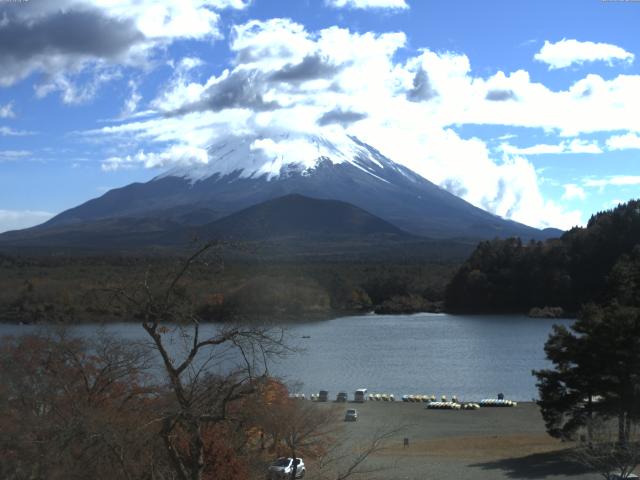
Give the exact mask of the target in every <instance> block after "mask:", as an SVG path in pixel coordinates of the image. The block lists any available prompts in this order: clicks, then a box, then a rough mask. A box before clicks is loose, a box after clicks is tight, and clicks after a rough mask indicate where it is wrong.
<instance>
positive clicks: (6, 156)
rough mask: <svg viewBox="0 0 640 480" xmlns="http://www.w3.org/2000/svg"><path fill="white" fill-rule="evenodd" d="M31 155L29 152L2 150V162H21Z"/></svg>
mask: <svg viewBox="0 0 640 480" xmlns="http://www.w3.org/2000/svg"><path fill="white" fill-rule="evenodd" d="M30 155H31V152H29V151H28V150H0V162H7V161H12V160H19V159H21V158H25V157H28V156H30Z"/></svg>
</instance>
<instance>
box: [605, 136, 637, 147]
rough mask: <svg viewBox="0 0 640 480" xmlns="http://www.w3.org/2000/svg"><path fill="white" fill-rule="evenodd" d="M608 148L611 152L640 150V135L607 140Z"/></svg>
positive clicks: (615, 137) (614, 137)
mask: <svg viewBox="0 0 640 480" xmlns="http://www.w3.org/2000/svg"><path fill="white" fill-rule="evenodd" d="M607 148H608V149H609V150H629V149H640V135H638V134H636V133H626V134H624V135H614V136H613V137H610V138H608V139H607Z"/></svg>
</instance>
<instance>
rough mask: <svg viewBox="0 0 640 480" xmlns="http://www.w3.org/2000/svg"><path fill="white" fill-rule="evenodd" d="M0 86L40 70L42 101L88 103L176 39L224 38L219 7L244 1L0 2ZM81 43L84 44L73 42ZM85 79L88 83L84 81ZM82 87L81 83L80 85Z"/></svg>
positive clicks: (236, 6) (144, 65) (237, 6)
mask: <svg viewBox="0 0 640 480" xmlns="http://www.w3.org/2000/svg"><path fill="white" fill-rule="evenodd" d="M0 3H2V7H1V10H2V11H1V12H0V13H1V17H0V18H2V22H1V23H0V65H2V69H1V70H0V86H10V85H13V84H15V83H16V82H18V81H20V80H22V79H24V78H26V77H28V76H30V75H31V74H33V73H36V72H39V73H43V74H44V76H43V78H44V79H45V80H44V83H43V84H42V85H39V86H38V89H37V93H38V94H39V95H40V96H43V95H46V94H48V93H51V92H53V91H61V92H62V93H63V100H64V101H65V102H67V103H79V102H81V101H85V100H86V99H87V98H91V97H92V96H93V95H94V94H95V91H96V89H97V87H99V86H100V84H101V83H104V81H107V80H109V78H108V77H107V76H108V75H111V76H110V78H114V76H113V73H109V72H110V71H113V70H117V69H118V68H119V67H134V68H148V67H149V66H150V65H151V63H152V61H153V56H154V54H155V53H156V52H158V51H160V50H161V49H164V48H166V47H167V46H168V45H170V44H171V43H173V42H174V41H176V40H184V39H190V40H215V39H219V38H221V37H222V32H221V31H220V14H219V13H218V12H219V11H220V10H223V9H226V8H234V9H242V8H246V7H247V5H248V4H249V3H250V2H248V1H242V0H165V1H163V2H158V1H156V0H56V2H49V1H39V0H32V1H29V2H0ZM77 38H84V39H85V41H83V43H82V45H79V44H78V42H77V41H76V39H77ZM87 79H88V80H87ZM85 84H86V85H85Z"/></svg>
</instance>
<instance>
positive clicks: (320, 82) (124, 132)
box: [89, 19, 640, 227]
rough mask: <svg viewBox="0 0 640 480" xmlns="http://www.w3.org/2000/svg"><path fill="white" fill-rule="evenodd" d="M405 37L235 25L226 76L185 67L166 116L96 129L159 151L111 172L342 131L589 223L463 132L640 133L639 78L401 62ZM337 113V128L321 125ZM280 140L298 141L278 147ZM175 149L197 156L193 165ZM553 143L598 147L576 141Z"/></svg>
mask: <svg viewBox="0 0 640 480" xmlns="http://www.w3.org/2000/svg"><path fill="white" fill-rule="evenodd" d="M406 41H407V39H406V36H405V35H404V34H403V33H402V32H389V33H384V34H378V33H372V32H367V33H354V32H351V31H349V30H347V29H343V28H338V27H331V28H327V29H324V30H320V31H318V32H309V31H307V30H306V29H305V27H304V26H302V25H300V24H297V23H294V22H292V21H291V20H287V19H271V20H267V21H264V22H263V21H257V20H253V21H250V22H247V23H246V24H244V25H238V26H236V27H234V28H233V31H232V35H231V42H230V48H231V51H232V52H233V53H234V54H235V58H234V59H233V60H232V62H231V64H230V65H229V67H228V69H226V70H224V71H222V72H220V73H219V74H217V75H214V76H211V77H210V78H208V79H205V80H203V81H196V80H195V79H194V78H193V77H192V76H191V75H190V73H189V69H188V68H184V67H182V66H180V64H177V65H176V73H175V75H174V78H173V79H172V80H171V81H170V82H169V84H168V85H167V86H166V87H165V88H164V89H163V91H162V92H161V93H160V94H159V95H158V97H157V98H156V99H155V100H153V101H152V106H153V108H155V109H156V110H158V111H161V112H163V115H162V116H154V117H151V118H146V119H140V120H139V121H129V122H123V123H122V124H120V125H114V126H109V127H104V128H102V129H99V130H96V131H92V132H89V134H90V135H92V136H95V135H98V136H104V135H106V136H108V138H109V139H111V138H113V137H117V138H122V139H123V140H125V141H123V143H126V144H131V143H133V144H134V145H135V144H136V143H137V144H138V147H134V148H136V150H138V149H140V148H142V146H144V149H143V151H145V152H148V151H155V152H157V153H156V154H154V156H152V158H153V159H157V161H152V162H149V161H147V159H146V158H145V159H136V158H135V156H136V154H135V153H130V152H127V151H125V152H123V154H122V155H119V156H118V157H117V160H116V159H111V161H107V162H105V166H104V168H105V169H113V168H123V167H124V166H127V165H128V166H132V165H149V166H157V165H167V166H169V165H170V164H171V163H172V157H171V156H172V155H175V163H176V164H184V163H185V162H186V163H189V162H191V163H193V164H196V165H198V164H200V163H202V162H204V161H206V159H205V156H204V153H203V152H205V151H206V150H207V149H208V148H209V147H210V146H211V145H216V144H217V143H218V142H219V141H220V139H223V138H227V137H228V136H229V135H231V134H233V135H247V138H263V139H265V140H264V141H263V142H262V144H261V145H263V146H270V145H271V144H269V142H268V141H267V140H268V139H270V140H271V141H273V142H275V143H277V144H278V145H277V147H278V148H285V147H286V148H289V147H291V148H294V147H295V149H296V151H298V150H300V149H301V148H302V146H301V145H300V144H299V143H300V142H298V139H300V138H303V137H304V135H306V134H320V135H324V134H328V133H330V132H343V133H344V132H346V133H348V134H351V135H355V136H357V137H358V138H360V139H361V140H363V141H364V142H367V143H369V144H371V145H372V146H374V147H376V148H377V149H379V150H380V151H381V152H382V153H383V154H385V155H386V156H388V157H389V158H391V159H393V160H394V161H396V162H399V163H402V164H404V165H407V166H408V167H410V168H412V169H413V170H415V171H416V172H418V173H420V174H421V175H423V176H425V177H426V178H428V179H429V180H431V181H432V182H434V183H436V184H438V185H442V186H443V187H445V188H447V189H448V190H450V191H451V192H453V193H456V194H458V195H460V196H462V197H463V198H464V199H466V200H468V201H470V202H471V203H473V204H475V205H477V206H480V207H481V208H485V209H487V210H489V211H491V212H493V213H496V214H498V215H502V216H505V217H507V218H512V219H514V220H517V221H521V222H524V223H527V224H530V225H534V226H540V227H545V226H559V227H566V226H572V225H575V224H579V223H580V219H581V214H580V212H578V211H566V210H564V209H563V207H562V206H560V205H558V204H555V203H553V202H549V201H547V200H545V199H544V198H543V196H542V194H541V192H540V189H539V186H538V185H539V183H540V179H539V177H538V174H537V172H536V171H535V168H534V167H533V165H532V164H531V163H530V162H529V161H528V160H527V159H526V158H523V157H522V154H523V151H521V150H518V149H515V147H513V148H512V149H511V150H509V147H507V148H506V151H503V152H502V153H501V155H500V157H498V158H496V157H495V156H493V155H492V152H491V151H490V150H489V148H488V147H487V145H486V143H485V142H484V141H482V140H480V139H478V138H463V137H462V136H461V135H460V134H458V133H457V132H456V130H454V128H453V127H454V126H457V125H463V124H494V125H507V126H526V127H541V128H544V129H545V130H549V131H553V130H554V129H557V130H559V131H560V132H561V133H563V134H567V135H575V134H576V132H577V133H582V132H585V133H587V132H590V131H600V130H602V129H604V130H606V131H609V130H612V129H615V128H617V129H618V130H623V131H625V130H629V129H634V128H639V126H638V123H637V121H636V118H635V116H634V115H632V114H631V112H632V111H633V107H632V105H631V104H634V102H635V103H638V110H640V99H638V98H636V97H637V95H635V92H636V91H638V89H640V77H637V76H626V77H624V76H620V77H616V78H614V79H612V80H604V79H602V78H601V77H597V76H589V77H586V78H585V79H583V80H581V81H579V82H576V84H574V85H572V86H571V87H570V88H569V89H567V90H564V91H562V90H561V91H552V90H550V89H549V88H547V87H546V86H545V85H543V84H540V83H534V82H532V81H531V79H530V77H529V74H528V73H527V72H525V71H522V70H520V71H517V72H513V73H510V74H505V73H504V72H498V73H497V74H495V75H492V76H490V77H488V78H483V77H479V76H475V75H473V74H472V70H471V63H470V61H469V59H468V58H467V57H466V56H465V55H462V54H459V53H455V52H438V53H436V52H432V51H430V50H422V51H421V52H420V53H419V54H418V55H416V56H413V57H409V58H407V59H405V60H401V61H398V60H397V59H396V58H397V57H396V53H397V52H398V51H399V50H400V49H402V48H404V47H405V45H406ZM587 90H588V95H586V96H585V92H586V91H587ZM491 92H493V93H491ZM623 99H624V102H623V103H621V100H623ZM332 115H333V116H336V115H339V117H340V121H339V122H338V121H336V122H326V121H323V119H327V118H328V117H330V116H332ZM332 118H333V117H332ZM621 126H622V127H621ZM284 132H286V133H287V134H289V135H290V136H291V141H290V142H289V143H290V145H289V144H287V145H284V144H282V142H280V141H279V140H278V141H276V136H278V135H282V134H283V133H284ZM292 142H293V143H292ZM296 142H298V143H296ZM173 146H181V147H187V146H188V147H192V148H194V149H195V152H200V153H198V154H193V155H191V156H190V157H188V158H186V157H185V155H183V154H181V153H180V152H178V151H172V150H171V149H172V148H173ZM271 146H273V145H271ZM274 148H275V147H274ZM545 148H548V149H552V151H553V152H554V153H577V152H581V153H596V152H598V151H600V147H599V146H598V145H597V144H596V143H594V142H589V141H585V140H582V139H580V138H572V139H566V140H563V141H560V142H559V143H558V145H551V146H547V147H545ZM272 150H273V149H272ZM287 151H288V150H287ZM201 153H202V157H200V154H201ZM526 153H528V154H533V152H532V151H530V152H526ZM145 155H150V154H148V153H145ZM194 159H196V160H194ZM198 159H200V160H198Z"/></svg>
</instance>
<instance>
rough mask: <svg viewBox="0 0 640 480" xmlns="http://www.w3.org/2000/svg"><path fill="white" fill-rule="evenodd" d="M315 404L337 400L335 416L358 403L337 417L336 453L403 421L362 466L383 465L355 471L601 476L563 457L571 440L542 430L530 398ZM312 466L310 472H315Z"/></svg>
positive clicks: (411, 476)
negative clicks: (429, 404) (459, 403)
mask: <svg viewBox="0 0 640 480" xmlns="http://www.w3.org/2000/svg"><path fill="white" fill-rule="evenodd" d="M318 406H319V408H336V415H340V416H343V415H344V411H345V410H346V409H347V408H356V409H357V410H358V413H359V418H358V421H357V422H343V423H344V425H343V427H342V428H341V429H340V430H339V433H338V434H337V443H342V444H344V445H345V446H344V447H342V448H343V450H342V453H343V454H345V455H347V456H348V457H350V458H353V456H354V455H355V454H357V451H358V447H359V446H360V447H362V446H364V445H366V444H367V443H368V442H369V441H370V440H371V438H373V437H374V435H375V434H376V432H381V431H390V430H392V429H396V428H401V431H399V432H396V433H394V434H393V435H392V437H391V438H389V440H388V441H387V442H386V444H385V445H386V447H385V449H384V450H382V451H380V452H377V453H376V454H375V455H373V456H371V457H370V459H369V462H368V463H367V466H368V467H371V468H373V469H378V468H381V469H383V470H381V471H378V472H375V473H370V474H368V475H365V476H363V477H360V478H366V479H367V480H373V479H374V478H375V479H385V480H396V479H397V480H400V479H403V480H405V479H406V480H426V479H445V478H446V479H448V478H455V479H462V480H465V479H469V480H485V479H487V480H489V479H542V478H544V479H554V480H555V479H557V480H560V479H574V480H577V479H584V480H596V479H599V478H601V477H600V476H598V475H594V474H590V473H588V472H585V471H584V470H583V469H582V468H581V467H580V466H579V465H576V464H574V463H572V462H571V461H570V460H568V459H567V458H566V450H567V448H569V447H570V446H571V445H570V444H567V443H561V442H559V441H558V440H555V439H553V438H551V437H549V436H548V435H547V434H546V433H545V430H544V423H543V421H542V417H541V416H540V413H539V411H538V407H537V406H536V405H535V404H533V403H520V404H518V406H517V407H515V408H482V409H480V410H470V411H449V410H426V409H425V408H424V405H423V404H420V403H403V402H393V403H391V402H389V403H387V402H367V403H364V404H352V403H349V404H340V406H337V407H336V404H334V403H328V404H318ZM404 438H408V439H409V446H408V447H404V445H403V443H404ZM346 462H347V460H346V459H345V460H343V464H342V465H343V466H344V465H345V464H346ZM310 467H311V468H310V469H309V471H308V478H310V479H313V478H314V477H315V478H318V477H317V476H314V474H313V470H314V469H313V467H312V466H311V465H310Z"/></svg>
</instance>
